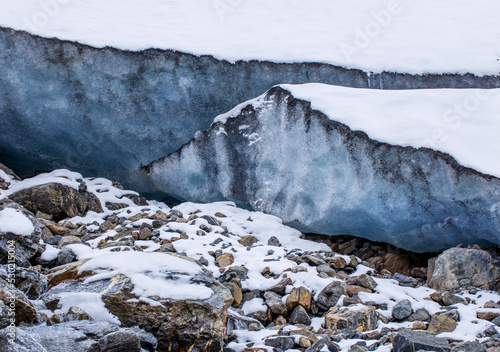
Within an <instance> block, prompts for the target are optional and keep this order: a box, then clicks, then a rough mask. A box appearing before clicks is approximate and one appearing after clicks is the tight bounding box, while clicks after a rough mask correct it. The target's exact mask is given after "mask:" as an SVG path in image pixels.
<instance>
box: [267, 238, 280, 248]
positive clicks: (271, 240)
mask: <svg viewBox="0 0 500 352" xmlns="http://www.w3.org/2000/svg"><path fill="white" fill-rule="evenodd" d="M267 245H268V246H275V247H280V246H281V243H280V241H279V240H278V238H277V237H276V236H271V237H269V239H268V240H267Z"/></svg>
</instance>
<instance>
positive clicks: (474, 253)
mask: <svg viewBox="0 0 500 352" xmlns="http://www.w3.org/2000/svg"><path fill="white" fill-rule="evenodd" d="M429 276H430V278H429V279H428V282H427V283H428V285H429V286H430V287H432V288H434V289H436V290H442V291H444V290H455V289H459V288H464V287H470V286H474V287H479V288H482V289H493V288H494V285H495V280H496V278H497V272H496V269H495V264H494V262H493V258H492V257H491V255H490V254H489V253H488V252H486V251H483V250H480V249H467V248H451V249H448V250H446V251H444V252H443V253H441V254H440V255H439V256H438V257H437V259H436V261H435V263H434V270H433V271H432V274H431V275H429Z"/></svg>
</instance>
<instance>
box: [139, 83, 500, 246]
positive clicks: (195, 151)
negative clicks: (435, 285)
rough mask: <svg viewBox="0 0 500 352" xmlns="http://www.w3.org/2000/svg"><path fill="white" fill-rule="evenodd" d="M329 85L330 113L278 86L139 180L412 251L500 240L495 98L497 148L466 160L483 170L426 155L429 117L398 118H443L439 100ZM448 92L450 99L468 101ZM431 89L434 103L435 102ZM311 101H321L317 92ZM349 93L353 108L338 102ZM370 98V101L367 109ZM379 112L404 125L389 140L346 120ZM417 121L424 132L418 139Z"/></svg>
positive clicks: (309, 228)
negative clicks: (357, 106) (359, 106)
mask: <svg viewBox="0 0 500 352" xmlns="http://www.w3.org/2000/svg"><path fill="white" fill-rule="evenodd" d="M316 87H317V86H316V85H311V86H310V89H311V90H313V91H314V89H316ZM304 89H307V87H304ZM327 90H329V91H331V92H332V95H331V98H332V99H333V102H332V106H331V107H329V109H325V108H322V109H321V110H322V111H327V112H328V113H329V115H328V116H327V115H325V114H324V113H322V112H320V111H318V110H315V109H314V107H315V104H316V103H317V102H316V103H315V100H312V103H311V102H309V101H304V100H301V99H298V98H297V97H296V96H295V95H296V94H295V93H293V92H294V88H293V87H290V88H289V89H288V87H275V88H273V89H271V90H269V91H268V92H267V93H266V94H264V95H262V96H261V97H259V98H257V99H255V100H252V101H249V102H247V103H243V104H240V105H239V106H237V107H236V108H235V109H233V110H232V111H230V112H229V113H227V114H225V115H222V116H220V117H218V118H217V119H216V121H215V122H214V124H213V125H212V126H211V128H210V129H209V130H207V131H205V132H200V133H197V134H196V135H195V138H193V139H192V140H191V142H190V143H188V144H186V145H185V146H183V147H182V148H181V149H180V150H178V151H176V152H175V153H172V154H170V155H168V156H166V157H164V158H162V159H159V160H158V161H156V162H153V163H151V164H150V165H148V166H147V167H145V168H143V171H144V175H145V176H146V177H148V179H149V180H150V182H151V183H152V184H153V185H154V186H155V187H156V189H157V190H161V191H164V192H166V193H170V194H173V195H175V196H177V197H178V198H179V199H194V200H196V201H204V202H208V201H215V200H221V199H230V200H235V201H237V202H240V203H242V204H246V205H249V206H251V207H252V208H253V209H256V210H259V211H264V212H266V213H269V214H274V215H277V216H279V217H280V218H281V219H283V220H284V221H285V223H287V224H291V225H293V226H295V227H296V228H298V229H300V230H303V231H305V232H313V233H323V234H329V235H338V234H346V233H347V234H351V235H355V236H360V237H365V238H368V239H371V240H377V241H383V242H389V243H392V244H394V245H396V246H398V247H401V248H405V249H411V250H414V251H419V252H424V251H433V250H440V249H446V248H449V247H451V246H454V245H457V244H459V243H483V244H488V243H500V228H499V225H498V219H499V218H500V213H499V209H500V206H499V203H498V200H499V195H500V181H499V179H498V178H497V177H494V176H490V175H488V171H489V170H490V172H491V173H494V174H495V175H496V174H498V169H496V166H495V165H496V163H493V162H492V161H493V160H494V158H495V157H496V155H497V154H496V153H495V152H494V151H495V150H498V148H499V146H498V143H496V142H494V140H495V138H496V137H495V136H496V134H495V132H494V131H495V130H496V128H497V127H495V126H499V124H500V122H499V120H498V118H497V117H496V115H495V114H494V113H493V112H494V111H495V107H496V108H497V109H498V107H499V106H500V99H499V97H500V95H499V94H498V92H496V91H495V92H493V93H491V94H493V95H492V96H491V99H490V100H488V101H487V102H485V104H486V105H485V108H486V110H487V111H489V112H491V114H489V115H488V114H487V115H481V116H482V117H481V119H490V120H489V123H490V124H491V126H494V128H493V129H492V130H491V131H489V132H488V131H487V132H485V136H484V138H485V140H487V141H493V142H492V143H493V144H489V142H488V143H487V146H488V147H489V148H491V151H490V152H487V153H486V154H485V155H484V158H482V159H481V160H478V161H477V163H476V164H474V163H473V162H472V164H474V165H477V168H478V169H481V170H482V171H483V172H485V174H483V173H480V172H478V171H476V170H473V169H470V168H466V167H464V166H463V165H461V164H459V163H458V162H457V161H456V160H455V159H454V158H453V157H452V156H450V155H449V154H444V153H442V152H440V151H439V148H437V149H438V150H432V149H428V148H421V147H423V146H425V145H422V142H424V140H422V139H421V138H422V136H425V135H426V133H431V132H432V130H433V128H434V127H433V126H432V124H430V125H429V126H427V122H428V116H427V115H421V114H420V112H419V111H416V112H415V113H413V114H412V113H411V112H408V114H409V116H400V113H401V112H402V111H405V107H406V108H408V109H409V110H408V111H412V110H411V109H412V107H413V106H416V105H415V104H421V105H422V106H425V104H428V107H429V109H427V110H426V113H431V116H436V117H439V114H440V109H441V104H442V98H445V97H446V93H445V94H443V93H442V92H439V91H436V92H434V93H433V92H419V91H415V92H408V93H407V92H402V94H401V92H396V93H393V92H389V91H382V92H381V93H383V94H386V95H383V96H382V97H384V98H388V99H380V98H381V97H379V96H378V95H376V94H375V95H370V94H368V92H366V93H367V94H368V95H369V96H365V92H358V91H357V90H356V89H349V88H341V87H332V88H330V89H327ZM291 92H292V93H291ZM449 93H450V94H451V95H448V99H449V101H450V103H452V102H453V101H454V100H455V98H456V97H461V96H462V94H463V92H449ZM455 93H457V94H458V95H457V94H455ZM338 94H340V95H339V96H337V95H338ZM433 94H437V95H438V96H439V98H437V97H436V98H437V100H435V102H436V104H435V105H433V104H434V103H433V102H432V99H431V97H432V96H433ZM297 95H299V96H300V94H299V93H298V94H297ZM317 98H318V99H317V100H319V102H320V103H321V102H324V101H325V99H324V98H325V97H323V96H321V95H320V94H319V95H318V97H317ZM339 98H340V99H339ZM344 98H345V99H347V100H346V101H347V102H350V103H351V104H346V105H342V103H341V102H342V101H343V99H344ZM368 98H370V99H372V100H370V102H371V104H368V105H366V104H365V103H362V101H363V100H364V99H368ZM322 99H323V100H322ZM356 99H359V101H360V103H361V104H362V107H365V108H366V109H370V108H371V107H372V108H373V109H372V110H373V111H372V112H370V111H367V110H366V109H364V108H362V109H352V112H350V110H349V109H347V106H352V103H354V102H356ZM378 100H381V101H380V102H379V103H377V101H378ZM379 104H381V105H379ZM320 105H321V104H320ZM337 105H339V106H338V109H335V108H336V106H337ZM382 106H383V109H381V108H382ZM391 106H394V108H392V110H391ZM424 109H425V108H424ZM393 113H394V114H393ZM336 114H338V116H339V117H338V118H337V115H336ZM350 114H352V116H351V115H350ZM360 114H364V115H360ZM384 114H385V115H389V116H390V118H389V117H388V119H389V120H390V119H391V118H392V120H393V121H397V126H399V130H398V129H397V128H396V130H397V131H392V130H389V132H390V133H388V134H387V135H390V137H391V138H392V139H391V140H384V142H380V141H379V139H381V138H380V137H379V136H378V135H375V136H374V137H371V135H367V134H366V133H364V132H362V131H353V130H352V129H351V128H349V126H348V125H346V124H345V123H347V124H348V123H349V121H351V120H353V121H356V119H358V120H363V117H364V120H366V124H365V126H368V127H369V126H372V127H373V126H377V121H378V120H379V119H380V120H381V121H384ZM419 116H420V117H421V118H420V117H419ZM337 120H340V121H343V123H341V122H338V121H337ZM474 121H475V120H470V121H469V122H468V123H464V125H463V126H462V127H463V129H462V130H460V133H458V135H457V136H460V135H462V136H464V137H465V138H467V136H469V134H472V133H475V132H474V131H475V128H474V123H475V122H474ZM381 124H383V122H381ZM469 125H470V128H469V127H467V126H469ZM412 126H415V127H421V128H420V129H419V131H416V132H415V133H413V132H412V131H413V130H412ZM373 129H375V130H376V128H373ZM381 131H382V130H379V132H381ZM398 131H399V132H398ZM467 131H469V134H468V133H467ZM392 132H398V133H392ZM369 133H370V132H369ZM374 133H375V132H374ZM419 133H420V134H419ZM372 134H373V133H372ZM454 136H455V133H452V132H450V138H449V140H450V145H448V144H446V143H444V147H443V148H444V149H445V150H446V151H447V152H453V153H454V154H456V158H457V159H459V160H461V159H464V161H463V163H464V164H466V165H470V164H471V162H469V161H470V159H468V160H469V161H467V160H465V159H467V157H466V156H464V153H463V151H464V148H462V147H460V145H456V144H454V141H455V140H456V141H460V138H458V137H457V138H458V139H455V137H454ZM388 142H391V143H394V144H389V143H388ZM399 144H401V145H399ZM458 144H460V143H458ZM412 145H414V147H413V146H412ZM478 145H480V146H486V144H482V143H479V144H478ZM446 146H449V147H450V148H451V149H449V150H448V149H446V148H445V147H446ZM455 152H456V153H455ZM453 156H455V155H453Z"/></svg>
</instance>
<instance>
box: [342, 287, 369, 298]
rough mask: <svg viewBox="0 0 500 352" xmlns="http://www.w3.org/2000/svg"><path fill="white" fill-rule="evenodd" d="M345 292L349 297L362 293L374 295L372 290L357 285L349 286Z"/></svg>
mask: <svg viewBox="0 0 500 352" xmlns="http://www.w3.org/2000/svg"><path fill="white" fill-rule="evenodd" d="M345 290H346V292H347V295H348V296H349V297H352V296H355V295H357V294H358V293H360V292H366V293H372V290H370V289H367V288H365V287H361V286H356V285H347V286H346V288H345Z"/></svg>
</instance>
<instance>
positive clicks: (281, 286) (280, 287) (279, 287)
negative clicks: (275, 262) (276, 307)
mask: <svg viewBox="0 0 500 352" xmlns="http://www.w3.org/2000/svg"><path fill="white" fill-rule="evenodd" d="M292 284H293V281H292V279H290V278H289V277H287V278H286V279H283V280H281V281H280V282H279V283H277V284H276V285H274V286H273V287H271V288H270V289H268V290H267V291H273V292H276V293H277V294H279V295H284V294H285V292H286V287H287V286H288V285H292Z"/></svg>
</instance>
